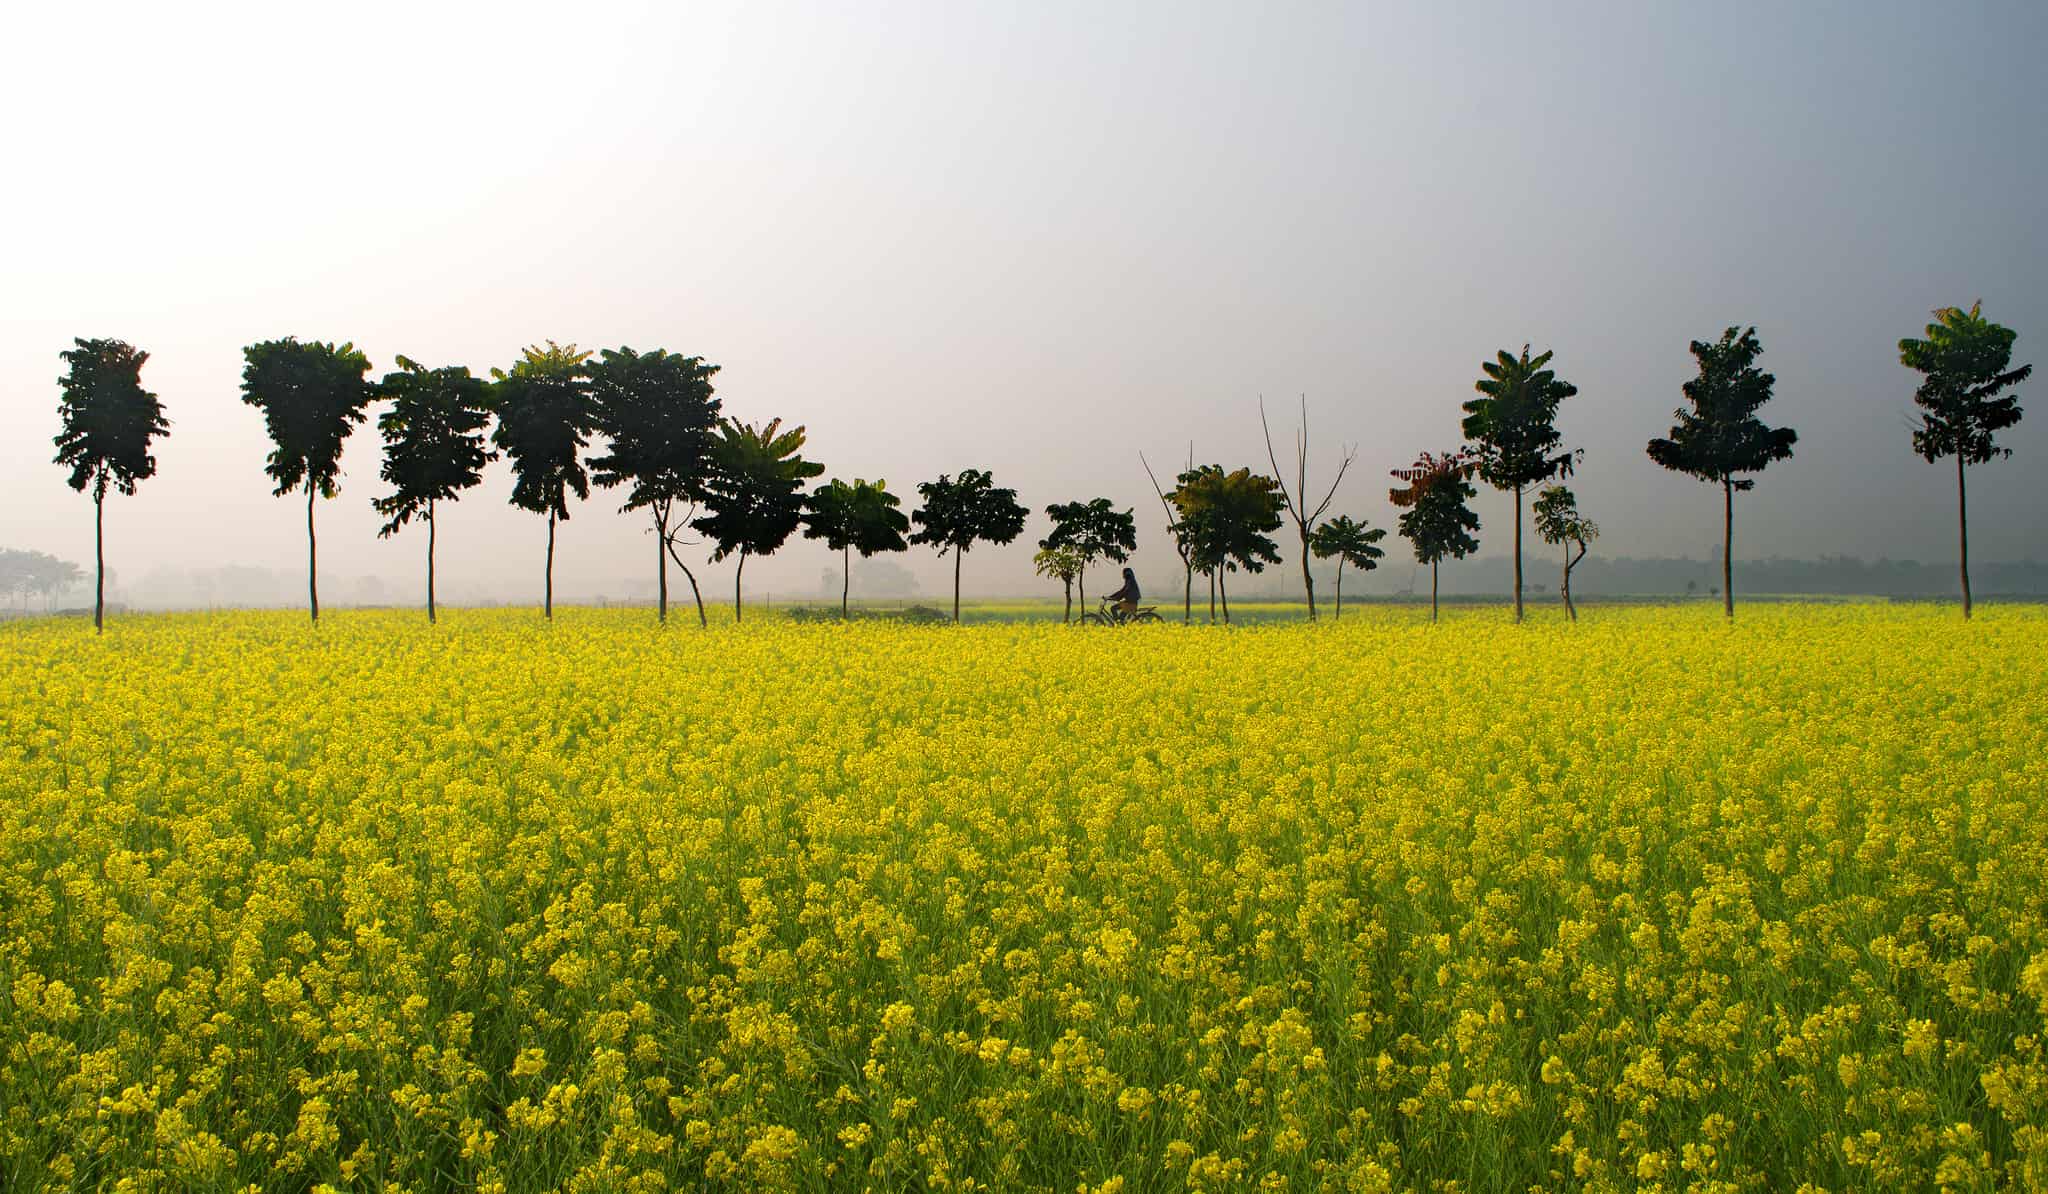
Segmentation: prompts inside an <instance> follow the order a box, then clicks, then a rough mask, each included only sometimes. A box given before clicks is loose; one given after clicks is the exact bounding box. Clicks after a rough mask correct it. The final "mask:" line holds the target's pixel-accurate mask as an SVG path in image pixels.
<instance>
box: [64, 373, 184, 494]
mask: <svg viewBox="0 0 2048 1194" xmlns="http://www.w3.org/2000/svg"><path fill="white" fill-rule="evenodd" d="M72 343H73V344H75V345H77V347H76V348H71V349H67V350H65V351H64V352H60V353H58V354H57V355H58V356H59V357H60V358H62V359H63V360H64V361H65V363H66V364H68V365H69V366H70V369H69V370H68V371H67V372H66V373H65V375H64V376H63V377H60V378H58V379H57V385H58V386H59V387H60V388H61V389H62V391H63V397H62V398H61V399H60V400H59V401H58V404H57V415H58V418H59V419H60V420H61V421H62V423H63V430H61V431H59V432H58V434H57V437H56V445H57V457H56V463H58V464H63V465H69V466H70V468H71V477H70V480H69V483H70V485H71V488H73V489H76V490H79V491H81V492H83V491H84V490H85V488H86V487H87V486H91V487H92V495H93V499H94V500H95V501H97V500H99V499H101V498H104V497H105V496H106V495H107V487H108V486H109V485H111V486H113V487H114V488H115V489H118V490H119V491H120V492H122V493H125V494H133V493H134V492H135V485H136V482H138V481H142V480H145V479H147V478H149V477H151V476H154V475H155V473H156V457H155V456H152V455H150V451H149V441H150V440H152V439H154V438H155V437H157V436H159V435H166V434H169V432H170V429H171V428H170V424H169V423H168V422H167V421H166V420H165V419H164V408H163V403H161V402H158V401H157V397H156V395H155V394H152V393H150V392H149V391H148V390H145V389H143V388H142V366H143V363H144V362H146V361H148V360H149V354H148V353H146V352H144V351H142V350H141V349H139V348H135V347H133V346H131V345H129V344H127V343H125V342H123V341H120V340H76V339H74V340H73V341H72Z"/></svg>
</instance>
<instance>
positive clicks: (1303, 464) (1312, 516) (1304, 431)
mask: <svg viewBox="0 0 2048 1194" xmlns="http://www.w3.org/2000/svg"><path fill="white" fill-rule="evenodd" d="M1259 430H1261V431H1263V432H1265V434H1266V460H1267V461H1268V462H1269V463H1271V464H1272V466H1273V475H1274V476H1275V477H1278V478H1279V479H1280V496H1281V498H1283V499H1284V500H1285V501H1286V503H1287V514H1288V517H1290V518H1292V519H1293V520H1294V529H1295V530H1296V531H1297V532H1298V533H1299V534H1300V535H1301V588H1302V591H1303V592H1305V593H1306V594H1308V620H1309V621H1311V622H1313V621H1315V620H1316V578H1315V576H1314V575H1313V574H1312V573H1310V572H1309V567H1308V557H1309V554H1310V552H1311V551H1312V550H1313V548H1312V547H1311V545H1310V543H1309V540H1310V539H1311V538H1313V537H1314V535H1315V531H1316V523H1317V522H1319V521H1320V520H1321V519H1322V517H1323V512H1324V511H1326V510H1328V509H1329V508H1330V500H1331V499H1332V498H1334V497H1336V496H1337V486H1339V485H1341V484H1343V483H1344V472H1345V470H1346V469H1349V468H1350V467H1351V462H1352V461H1353V460H1355V459H1357V457H1358V450H1357V449H1356V448H1353V447H1349V446H1347V447H1345V448H1344V450H1343V455H1342V457H1340V458H1339V459H1338V461H1337V475H1336V476H1334V477H1332V478H1330V488H1329V489H1328V490H1327V491H1326V492H1324V494H1323V500H1322V501H1320V502H1318V503H1316V506H1315V508H1314V509H1310V508H1309V506H1308V399H1307V398H1306V397H1303V398H1302V400H1301V426H1300V427H1299V428H1297V429H1296V430H1295V433H1294V487H1293V488H1292V489H1290V488H1288V485H1287V476H1286V474H1285V473H1283V472H1281V471H1280V459H1279V457H1278V456H1277V455H1275V454H1274V452H1273V429H1272V428H1271V427H1268V426H1267V425H1266V403H1265V400H1264V399H1261V400H1260V401H1259ZM1379 533H1382V534H1383V533H1384V532H1379ZM1366 566H1367V567H1371V565H1370V564H1368V565H1366ZM1343 575H1344V565H1343V564H1342V563H1341V562H1340V563H1339V564H1338V565H1337V576H1338V578H1339V580H1338V583H1340V584H1341V583H1343V581H1342V578H1343Z"/></svg>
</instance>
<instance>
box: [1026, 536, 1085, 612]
mask: <svg viewBox="0 0 2048 1194" xmlns="http://www.w3.org/2000/svg"><path fill="white" fill-rule="evenodd" d="M1031 566H1032V568H1033V569H1034V570H1035V571H1036V572H1037V573H1038V575H1040V576H1045V577H1050V578H1051V579H1053V580H1056V581H1058V582H1060V589H1061V590H1062V592H1063V593H1064V594H1065V597H1066V608H1065V609H1064V610H1063V611H1062V612H1061V614H1060V624H1061V625H1063V626H1064V625H1067V624H1069V623H1071V622H1072V621H1073V620H1074V578H1075V577H1077V576H1079V575H1081V553H1080V552H1079V551H1077V550H1075V549H1074V548H1071V547H1041V548H1039V549H1038V551H1037V553H1036V554H1034V555H1033V556H1032V557H1031Z"/></svg>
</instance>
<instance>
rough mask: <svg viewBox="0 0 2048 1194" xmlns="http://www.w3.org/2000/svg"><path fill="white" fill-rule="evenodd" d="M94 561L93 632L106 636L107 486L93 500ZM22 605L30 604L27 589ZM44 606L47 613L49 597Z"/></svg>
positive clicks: (23, 593) (44, 599) (103, 486)
mask: <svg viewBox="0 0 2048 1194" xmlns="http://www.w3.org/2000/svg"><path fill="white" fill-rule="evenodd" d="M92 559H93V582H92V632H93V633H94V634H105V633H106V632H107V625H106V613H107V489H106V486H105V485H101V486H99V492H98V493H95V494H94V495H93V498H92ZM21 603H22V604H23V605H24V606H26V605H27V604H28V590H27V589H23V590H22V591H21ZM43 604H44V607H45V611H46V612H47V607H48V605H49V598H48V597H47V596H46V597H44V598H43Z"/></svg>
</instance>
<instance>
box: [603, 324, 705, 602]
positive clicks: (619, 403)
mask: <svg viewBox="0 0 2048 1194" xmlns="http://www.w3.org/2000/svg"><path fill="white" fill-rule="evenodd" d="M717 372H718V366H716V365H707V364H705V363H704V359H703V358H702V357H686V356H680V355H677V354H676V353H672V352H668V351H665V350H663V349H659V348H657V349H654V350H653V351H651V352H647V353H638V352H635V351H633V350H632V349H631V348H620V349H618V350H617V351H613V350H612V349H609V348H607V349H605V350H604V352H603V353H601V354H600V355H599V359H598V361H597V363H596V364H594V365H591V366H590V400H591V407H592V421H593V422H594V424H595V425H596V428H597V430H599V431H602V432H603V433H604V434H605V435H606V436H607V437H608V438H609V439H610V441H611V450H610V452H608V453H607V454H606V455H603V456H599V457H595V458H593V459H592V460H591V462H590V469H591V479H592V480H594V481H596V482H597V483H598V484H599V485H601V486H603V487H604V488H606V489H610V488H612V487H613V486H617V485H628V486H630V487H631V488H629V489H628V490H627V491H626V504H625V505H623V506H621V507H619V509H620V511H621V512H631V511H633V510H642V509H644V510H646V511H648V512H649V514H650V515H652V517H653V519H654V540H655V542H654V575H655V592H656V607H655V608H656V611H657V612H656V614H655V617H656V619H657V620H659V621H662V622H667V621H668V561H669V559H670V558H671V557H674V559H675V562H676V566H677V567H679V568H681V569H682V570H683V576H684V577H685V578H686V579H688V580H689V582H690V595H691V596H692V597H693V598H694V599H695V600H696V602H697V625H698V626H700V627H702V626H706V625H708V624H709V623H708V620H707V619H706V618H705V616H704V594H703V592H702V591H701V590H700V589H698V587H697V574H696V573H694V572H692V571H690V566H689V565H688V564H685V563H683V560H682V557H681V556H680V555H679V554H677V552H676V537H677V536H678V535H679V534H681V532H682V528H683V527H684V526H685V525H687V524H688V522H689V518H690V515H691V513H693V512H694V510H695V507H696V504H697V503H698V502H699V501H700V500H702V498H703V496H704V493H705V486H706V484H707V482H708V480H709V474H710V470H711V441H712V434H713V431H714V430H715V429H716V428H717V426H718V406H719V403H718V399H717V398H716V397H714V396H713V395H712V391H711V375H712V374H714V373H717ZM678 504H680V505H681V506H682V513H681V514H680V516H678V515H677V513H676V507H677V505H678Z"/></svg>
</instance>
